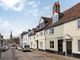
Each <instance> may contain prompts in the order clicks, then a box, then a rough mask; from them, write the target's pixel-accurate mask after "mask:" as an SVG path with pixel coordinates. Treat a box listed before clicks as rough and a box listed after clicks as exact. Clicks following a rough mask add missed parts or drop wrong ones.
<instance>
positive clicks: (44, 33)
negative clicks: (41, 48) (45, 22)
mask: <svg viewBox="0 0 80 60" xmlns="http://www.w3.org/2000/svg"><path fill="white" fill-rule="evenodd" d="M44 36H45V52H46V30H45V31H44Z"/></svg>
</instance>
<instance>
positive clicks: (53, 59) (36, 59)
mask: <svg viewBox="0 0 80 60" xmlns="http://www.w3.org/2000/svg"><path fill="white" fill-rule="evenodd" d="M0 60H80V59H78V58H74V57H68V56H62V55H58V54H53V53H48V52H43V51H37V50H32V52H22V51H19V50H17V49H14V48H10V49H9V50H7V51H6V52H2V56H1V59H0Z"/></svg>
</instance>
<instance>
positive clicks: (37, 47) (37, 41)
mask: <svg viewBox="0 0 80 60" xmlns="http://www.w3.org/2000/svg"><path fill="white" fill-rule="evenodd" d="M36 43H37V49H38V40H37V41H36Z"/></svg>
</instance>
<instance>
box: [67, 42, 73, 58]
mask: <svg viewBox="0 0 80 60" xmlns="http://www.w3.org/2000/svg"><path fill="white" fill-rule="evenodd" d="M66 52H67V55H68V56H71V55H72V41H66Z"/></svg>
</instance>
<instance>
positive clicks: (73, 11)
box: [48, 3, 80, 28]
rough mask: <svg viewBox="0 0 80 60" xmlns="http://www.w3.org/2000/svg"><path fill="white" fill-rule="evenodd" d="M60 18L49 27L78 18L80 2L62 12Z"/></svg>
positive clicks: (79, 15)
mask: <svg viewBox="0 0 80 60" xmlns="http://www.w3.org/2000/svg"><path fill="white" fill-rule="evenodd" d="M60 16H61V17H60V20H59V21H58V22H56V23H53V24H50V25H49V26H48V28H50V27H54V26H58V25H60V24H63V23H66V22H69V21H73V20H75V19H77V18H80V3H78V4H76V5H75V6H73V7H72V8H70V9H68V10H66V11H64V12H63V13H61V14H60Z"/></svg>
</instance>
